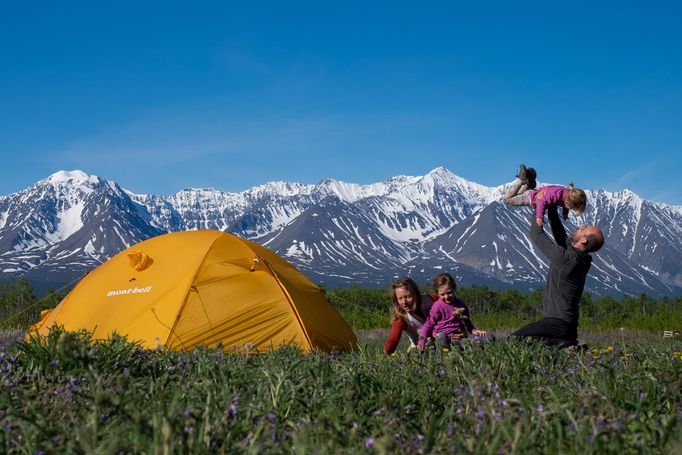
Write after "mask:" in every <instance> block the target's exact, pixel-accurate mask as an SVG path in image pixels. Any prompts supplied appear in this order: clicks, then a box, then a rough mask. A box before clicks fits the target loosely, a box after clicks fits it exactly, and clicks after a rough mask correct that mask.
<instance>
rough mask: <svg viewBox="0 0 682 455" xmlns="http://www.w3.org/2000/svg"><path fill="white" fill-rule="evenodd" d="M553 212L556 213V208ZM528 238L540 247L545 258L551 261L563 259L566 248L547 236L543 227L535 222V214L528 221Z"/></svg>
mask: <svg viewBox="0 0 682 455" xmlns="http://www.w3.org/2000/svg"><path fill="white" fill-rule="evenodd" d="M554 214H555V215H556V209H555V210H554ZM550 219H551V218H550ZM559 224H561V222H559ZM552 226H554V223H552ZM562 230H563V225H562ZM554 235H555V236H556V235H557V234H556V233H555V234H554ZM530 239H531V240H532V241H533V243H534V244H535V246H537V247H538V248H539V249H540V251H542V252H543V254H544V255H545V256H547V258H549V260H550V261H551V262H555V261H557V262H558V261H561V260H563V258H564V252H565V251H566V248H565V247H563V246H561V245H557V244H556V243H554V242H553V241H552V239H550V238H549V236H548V235H547V234H546V233H545V230H544V229H543V227H542V226H538V224H537V223H536V222H535V214H533V218H532V219H531V222H530ZM565 243H566V235H565V232H564V244H565Z"/></svg>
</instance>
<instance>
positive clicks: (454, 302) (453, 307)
mask: <svg viewBox="0 0 682 455" xmlns="http://www.w3.org/2000/svg"><path fill="white" fill-rule="evenodd" d="M433 289H435V290H436V293H437V295H438V300H436V301H435V302H434V303H433V306H432V307H431V311H430V313H429V315H428V317H427V319H426V322H424V325H423V326H422V328H421V331H420V332H419V344H418V347H419V348H423V347H424V346H425V345H426V340H427V339H429V338H430V337H432V336H433V337H434V338H436V339H437V340H439V341H440V342H441V344H442V345H443V347H444V348H449V347H450V344H451V342H452V341H459V340H461V339H462V338H467V336H468V334H469V333H470V334H471V335H472V339H473V340H474V341H493V340H494V339H495V337H494V335H492V334H488V333H487V332H486V331H485V330H480V329H477V328H476V327H474V324H473V322H471V317H470V315H469V308H467V306H466V305H465V304H464V302H462V301H461V300H460V299H458V298H457V296H456V295H455V290H456V289H457V284H456V283H455V279H454V278H453V277H452V276H451V275H450V274H449V273H441V274H440V275H436V276H435V277H434V278H433Z"/></svg>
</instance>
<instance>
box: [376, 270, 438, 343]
mask: <svg viewBox="0 0 682 455" xmlns="http://www.w3.org/2000/svg"><path fill="white" fill-rule="evenodd" d="M432 303H433V302H432V300H431V299H430V298H429V296H427V295H424V296H422V295H421V293H420V292H419V287H418V286H417V283H415V282H414V280H412V279H411V278H403V279H401V280H398V281H396V282H395V283H393V284H392V285H391V334H390V335H389V337H388V340H386V343H385V344H384V352H385V353H386V354H392V353H393V352H395V350H396V348H397V347H398V343H399V342H400V337H401V335H402V334H403V332H405V333H406V334H407V336H408V337H409V338H410V344H411V347H415V346H417V343H418V342H419V330H420V329H421V328H422V325H423V324H424V321H425V320H426V318H427V317H428V315H429V310H430V309H431V305H432Z"/></svg>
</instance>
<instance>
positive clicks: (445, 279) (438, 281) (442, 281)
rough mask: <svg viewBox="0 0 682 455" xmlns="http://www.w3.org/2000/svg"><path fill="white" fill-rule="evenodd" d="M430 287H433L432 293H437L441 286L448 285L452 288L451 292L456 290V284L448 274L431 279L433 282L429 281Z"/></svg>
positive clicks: (441, 274)
mask: <svg viewBox="0 0 682 455" xmlns="http://www.w3.org/2000/svg"><path fill="white" fill-rule="evenodd" d="M431 285H432V286H433V290H434V292H436V293H437V292H438V288H439V287H441V286H445V285H448V286H450V287H451V288H452V291H453V292H454V291H456V290H457V283H456V282H455V279H454V278H453V277H452V275H450V274H449V273H440V274H438V275H436V276H434V277H433V280H432V281H431Z"/></svg>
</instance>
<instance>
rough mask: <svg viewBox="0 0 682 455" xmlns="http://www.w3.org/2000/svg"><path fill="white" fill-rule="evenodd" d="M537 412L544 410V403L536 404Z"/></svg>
mask: <svg viewBox="0 0 682 455" xmlns="http://www.w3.org/2000/svg"><path fill="white" fill-rule="evenodd" d="M538 412H545V405H544V404H542V403H540V404H539V405H538Z"/></svg>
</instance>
